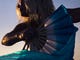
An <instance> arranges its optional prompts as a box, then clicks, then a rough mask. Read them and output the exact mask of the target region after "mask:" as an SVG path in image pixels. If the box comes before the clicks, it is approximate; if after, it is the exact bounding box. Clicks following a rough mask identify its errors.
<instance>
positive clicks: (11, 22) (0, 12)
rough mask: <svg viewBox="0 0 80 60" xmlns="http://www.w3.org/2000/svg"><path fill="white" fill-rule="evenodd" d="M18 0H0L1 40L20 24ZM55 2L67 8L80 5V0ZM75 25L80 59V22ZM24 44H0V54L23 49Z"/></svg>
mask: <svg viewBox="0 0 80 60" xmlns="http://www.w3.org/2000/svg"><path fill="white" fill-rule="evenodd" d="M16 1H17V0H0V41H1V39H2V37H3V36H4V35H5V34H6V33H7V32H10V31H11V30H12V29H13V28H14V27H15V26H16V25H17V24H18V19H17V16H16V11H15V6H16ZM53 2H54V5H55V8H57V7H59V6H60V5H61V4H63V5H64V6H65V7H66V8H77V7H80V0H54V1H53ZM75 26H77V27H78V28H79V30H78V32H77V35H76V44H75V59H76V60H79V59H80V58H79V56H80V52H79V51H80V47H79V46H80V44H79V43H80V23H77V24H75ZM23 44H24V42H19V43H17V44H15V45H13V46H11V47H6V46H3V45H1V44H0V55H3V54H6V53H11V52H14V51H18V50H21V48H22V47H23ZM15 47H16V48H15Z"/></svg>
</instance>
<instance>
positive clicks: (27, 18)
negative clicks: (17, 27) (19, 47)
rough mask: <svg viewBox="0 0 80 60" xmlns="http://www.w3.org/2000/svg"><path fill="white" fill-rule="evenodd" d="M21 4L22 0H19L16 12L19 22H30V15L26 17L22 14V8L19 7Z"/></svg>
mask: <svg viewBox="0 0 80 60" xmlns="http://www.w3.org/2000/svg"><path fill="white" fill-rule="evenodd" d="M20 5H21V0H18V3H17V6H16V14H17V17H18V20H19V23H23V22H28V20H29V17H25V16H22V15H21V10H20V7H19V6H20Z"/></svg>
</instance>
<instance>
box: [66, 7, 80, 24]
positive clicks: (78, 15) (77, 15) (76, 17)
mask: <svg viewBox="0 0 80 60" xmlns="http://www.w3.org/2000/svg"><path fill="white" fill-rule="evenodd" d="M67 10H68V12H69V14H70V15H71V16H72V18H73V23H78V22H80V8H74V9H67Z"/></svg>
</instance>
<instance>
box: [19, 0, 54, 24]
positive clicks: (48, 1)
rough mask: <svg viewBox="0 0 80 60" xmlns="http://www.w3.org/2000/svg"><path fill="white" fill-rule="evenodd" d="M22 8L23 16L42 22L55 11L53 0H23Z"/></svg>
mask: <svg viewBox="0 0 80 60" xmlns="http://www.w3.org/2000/svg"><path fill="white" fill-rule="evenodd" d="M26 6H27V7H26ZM20 10H21V15H22V16H29V17H30V19H31V20H38V21H39V23H41V22H42V21H43V20H44V19H45V18H47V17H48V16H50V15H51V14H52V13H53V12H54V5H53V2H52V0H22V1H21V7H20Z"/></svg>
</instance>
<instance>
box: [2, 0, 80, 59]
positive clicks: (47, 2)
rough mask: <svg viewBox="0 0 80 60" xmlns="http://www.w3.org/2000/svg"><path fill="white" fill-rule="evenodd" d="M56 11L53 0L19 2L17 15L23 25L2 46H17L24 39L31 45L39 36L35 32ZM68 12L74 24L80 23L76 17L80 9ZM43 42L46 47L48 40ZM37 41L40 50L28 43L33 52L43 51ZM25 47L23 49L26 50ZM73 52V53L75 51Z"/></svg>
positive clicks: (17, 27)
mask: <svg viewBox="0 0 80 60" xmlns="http://www.w3.org/2000/svg"><path fill="white" fill-rule="evenodd" d="M54 10H55V8H54V5H53V3H52V0H19V2H18V3H17V6H16V11H17V15H18V17H19V20H20V23H21V24H18V25H17V26H16V28H15V29H14V30H13V31H12V32H10V33H8V34H7V35H6V36H5V37H4V38H3V40H2V44H3V45H7V46H11V45H13V44H15V43H16V42H19V41H22V39H23V40H26V41H27V42H28V43H31V42H32V41H30V40H32V38H34V37H35V36H34V35H36V36H37V34H36V32H35V31H34V30H36V28H37V27H39V25H41V24H42V23H43V20H45V19H46V18H47V17H49V16H51V14H52V13H53V12H54ZM67 10H68V12H69V14H70V15H71V16H72V17H73V23H76V22H80V20H79V16H76V15H75V14H78V12H79V11H80V9H67ZM75 12H76V13H75ZM73 13H74V14H73ZM75 16H76V17H75ZM74 17H75V18H74ZM75 19H76V20H75ZM71 26H72V25H71ZM71 26H70V28H71ZM67 28H68V27H67ZM43 29H44V28H43ZM25 30H26V31H27V32H26V31H25ZM44 30H45V29H44ZM66 31H67V30H66ZM70 32H71V31H70ZM45 33H46V32H45ZM23 34H24V35H25V36H24V35H23ZM67 34H68V33H67ZM67 34H66V35H67ZM69 35H70V34H69ZM23 36H24V37H23ZM43 36H44V37H45V38H46V36H45V35H43ZM22 37H23V38H22ZM26 37H28V38H26ZM56 37H57V36H56ZM24 38H26V39H24ZM56 39H57V38H56ZM43 40H44V42H42V46H44V45H45V42H46V39H43ZM63 40H64V39H63ZM67 40H68V39H67ZM36 41H37V42H36V44H37V48H38V49H37V48H35V47H33V45H31V46H30V45H28V43H27V42H26V44H27V45H28V48H29V47H30V48H31V50H34V51H36V50H40V49H42V46H41V47H38V46H39V45H38V44H39V42H38V39H37V40H36ZM33 43H34V42H33ZM53 43H54V42H53ZM26 44H25V46H26ZM25 46H24V48H23V49H25ZM69 46H70V45H69ZM56 47H57V46H56ZM56 47H55V48H56ZM28 48H27V49H28ZM44 50H45V49H44ZM44 52H46V51H44ZM62 52H63V51H62ZM71 52H73V49H72V51H71ZM47 53H48V52H47ZM66 54H67V53H66ZM63 55H64V54H63ZM63 55H62V57H64V58H65V56H66V55H65V56H63ZM68 55H69V54H68ZM53 56H54V55H53ZM70 56H71V57H70ZM70 56H69V57H70V58H71V59H72V57H73V53H71V55H70ZM65 59H66V58H65ZM67 60H68V59H67Z"/></svg>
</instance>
